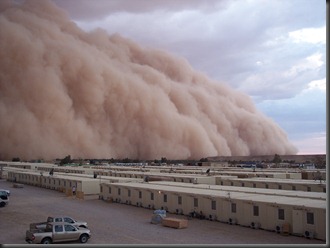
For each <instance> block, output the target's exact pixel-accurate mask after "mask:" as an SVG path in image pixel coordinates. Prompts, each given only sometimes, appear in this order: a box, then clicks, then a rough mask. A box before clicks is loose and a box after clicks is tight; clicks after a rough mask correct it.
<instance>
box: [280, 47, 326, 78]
mask: <svg viewBox="0 0 330 248" xmlns="http://www.w3.org/2000/svg"><path fill="white" fill-rule="evenodd" d="M322 57H323V55H322V54H321V53H315V54H313V55H311V56H308V57H307V58H304V59H302V60H301V61H298V62H297V64H295V65H294V66H292V67H291V68H290V70H288V71H286V72H284V76H285V77H295V76H297V75H298V74H299V73H301V72H304V71H306V70H316V69H318V68H319V67H321V66H322V65H323V64H324V62H323V60H322Z"/></svg>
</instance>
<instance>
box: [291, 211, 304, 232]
mask: <svg viewBox="0 0 330 248" xmlns="http://www.w3.org/2000/svg"><path fill="white" fill-rule="evenodd" d="M303 231H304V230H303V211H302V210H296V209H294V210H293V211H292V233H293V234H302V233H303Z"/></svg>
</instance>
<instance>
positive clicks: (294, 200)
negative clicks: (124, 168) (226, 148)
mask: <svg viewBox="0 0 330 248" xmlns="http://www.w3.org/2000/svg"><path fill="white" fill-rule="evenodd" d="M108 185H109V186H120V187H129V188H140V189H145V190H156V191H157V190H158V191H160V192H162V191H166V192H172V193H174V194H179V193H184V194H188V195H191V196H192V197H193V196H204V197H206V198H217V197H220V198H227V199H229V198H230V199H231V200H245V201H249V202H251V203H252V202H260V203H268V204H281V205H294V206H298V207H305V208H321V209H326V201H325V200H323V199H308V198H298V197H293V196H280V195H266V194H255V193H247V192H237V191H227V190H211V189H201V188H185V187H178V186H169V185H160V184H154V183H149V182H142V183H135V182H127V183H109V184H108Z"/></svg>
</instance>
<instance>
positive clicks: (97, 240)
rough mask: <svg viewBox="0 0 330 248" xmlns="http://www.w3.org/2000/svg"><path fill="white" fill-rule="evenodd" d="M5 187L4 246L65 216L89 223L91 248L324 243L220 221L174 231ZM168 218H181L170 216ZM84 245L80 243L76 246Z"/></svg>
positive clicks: (110, 208)
mask: <svg viewBox="0 0 330 248" xmlns="http://www.w3.org/2000/svg"><path fill="white" fill-rule="evenodd" d="M0 188H3V189H9V190H10V191H11V196H10V202H9V205H7V206H6V207H4V208H0V218H1V219H0V244H25V245H29V244H27V243H26V242H25V231H26V230H27V229H28V227H29V224H30V223H31V222H42V221H45V220H46V219H47V217H48V216H56V215H66V216H71V217H73V218H75V219H77V220H84V221H87V222H88V224H89V227H90V229H91V231H92V238H91V239H90V240H89V241H88V243H87V244H83V245H85V246H89V245H91V244H107V245H115V244H129V245H133V246H134V245H138V244H140V245H141V244H149V245H152V244H154V245H160V244H180V245H184V244H196V245H200V244H216V245H226V244H235V245H246V244H268V245H272V244H306V245H311V244H325V242H323V241H320V240H315V239H312V240H310V239H306V238H303V237H296V236H283V235H280V234H277V233H275V232H269V231H265V230H254V229H250V228H247V227H241V226H235V225H228V224H225V223H220V222H216V221H208V220H199V219H191V220H189V221H188V228H185V229H174V228H169V227H164V226H162V225H161V224H158V225H155V224H151V223H150V220H151V216H152V214H153V210H150V209H144V208H140V207H135V206H128V205H124V204H119V203H108V202H105V201H102V200H80V199H76V198H73V197H67V196H65V194H63V193H60V192H57V191H54V190H49V189H44V188H39V187H34V186H29V185H24V187H23V188H13V183H12V182H8V181H6V180H4V179H0ZM167 216H168V217H180V218H185V216H176V215H175V214H168V215H167ZM71 244H79V243H76V242H74V243H71ZM29 246H31V245H29Z"/></svg>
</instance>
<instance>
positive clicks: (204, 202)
mask: <svg viewBox="0 0 330 248" xmlns="http://www.w3.org/2000/svg"><path fill="white" fill-rule="evenodd" d="M199 205H200V207H199V209H200V211H202V213H203V216H204V217H205V218H206V219H208V220H214V221H215V220H217V219H218V212H220V213H221V212H222V209H221V207H222V204H220V201H219V199H218V198H217V197H212V196H205V195H203V196H202V199H201V201H200V204H199Z"/></svg>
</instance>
